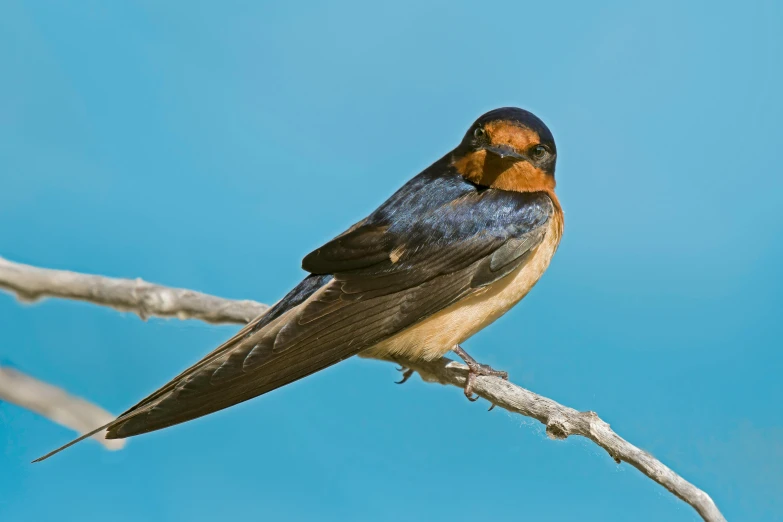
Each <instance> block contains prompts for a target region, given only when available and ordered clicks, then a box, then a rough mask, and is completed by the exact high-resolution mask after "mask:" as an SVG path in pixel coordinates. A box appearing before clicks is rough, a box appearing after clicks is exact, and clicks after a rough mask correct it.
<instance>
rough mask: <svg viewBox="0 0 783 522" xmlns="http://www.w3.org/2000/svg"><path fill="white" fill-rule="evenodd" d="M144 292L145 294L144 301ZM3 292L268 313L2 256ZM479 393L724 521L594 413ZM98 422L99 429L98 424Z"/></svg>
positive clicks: (445, 377)
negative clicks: (592, 446)
mask: <svg viewBox="0 0 783 522" xmlns="http://www.w3.org/2000/svg"><path fill="white" fill-rule="evenodd" d="M139 285H140V287H141V293H142V294H143V295H144V296H145V297H143V298H139V297H138V295H139V292H140V290H139ZM0 288H5V289H7V290H10V291H12V292H14V293H16V294H17V296H19V297H20V298H25V299H30V298H38V297H43V296H53V297H65V298H72V299H81V300H84V301H90V302H93V303H97V304H102V305H106V306H111V307H113V308H116V309H118V310H130V311H134V312H136V313H138V314H139V315H141V316H142V317H145V316H146V315H161V316H164V317H180V318H196V319H202V320H205V321H209V322H213V323H220V322H224V323H241V322H247V321H249V320H250V319H252V318H253V317H255V316H257V315H258V314H259V313H261V312H263V311H264V310H266V309H267V306H266V305H262V304H260V303H256V302H253V301H231V300H228V299H222V298H219V297H214V296H210V295H206V294H201V293H198V292H193V291H190V290H181V289H171V288H166V287H162V286H158V285H152V284H149V283H144V282H141V281H140V280H139V282H137V281H133V280H128V279H111V278H107V277H101V276H94V275H83V274H76V273H73V272H64V271H60V270H47V269H41V268H35V267H31V266H28V265H20V264H16V263H11V262H10V261H7V260H4V259H2V258H0ZM387 360H389V361H392V362H395V363H397V364H400V365H402V366H403V367H405V368H410V369H412V370H415V371H416V372H417V373H419V375H421V377H422V379H424V380H425V381H427V382H436V383H440V384H444V385H451V386H456V387H458V388H464V387H465V383H466V379H467V367H465V366H464V365H462V364H459V363H457V362H455V361H452V360H451V359H447V358H445V357H444V358H441V359H439V360H436V361H431V362H428V361H414V360H407V359H396V358H395V359H392V358H390V359H387ZM474 392H475V393H476V394H477V395H479V396H481V397H483V398H484V399H486V400H488V401H490V402H491V403H492V404H495V405H497V406H499V407H501V408H504V409H506V410H508V411H510V412H513V413H518V414H520V415H524V416H526V417H530V418H533V419H536V420H538V421H540V422H541V423H542V424H544V425H545V426H546V433H547V435H548V436H549V437H550V438H552V439H565V438H566V437H568V436H570V435H579V436H582V437H585V438H587V439H590V440H591V441H593V442H594V443H596V444H597V445H599V446H600V447H602V448H603V449H604V450H606V452H607V453H609V455H610V456H611V457H612V458H613V459H614V460H615V461H616V462H618V463H619V462H622V461H625V462H627V463H629V464H631V465H632V466H634V467H635V468H636V469H638V470H639V471H641V472H642V473H644V474H645V475H647V476H648V477H649V478H651V479H652V480H654V481H655V482H657V483H658V484H660V485H662V486H663V487H665V488H666V489H668V490H669V491H670V492H672V493H673V494H674V495H676V496H677V497H679V498H680V499H682V500H684V501H685V502H687V503H688V504H690V505H691V506H692V507H693V508H694V509H695V510H696V511H697V512H698V513H699V515H701V517H702V518H703V519H704V520H705V521H706V522H725V520H726V519H725V518H724V517H723V515H722V514H721V513H720V511H718V508H717V506H716V505H715V503H714V502H713V501H712V499H711V498H710V497H709V495H707V494H706V493H705V492H704V491H702V490H700V489H699V488H697V487H696V486H694V485H693V484H691V483H689V482H688V481H686V480H685V479H683V478H682V477H680V476H679V475H677V473H675V472H674V471H672V470H671V469H669V468H668V467H667V466H666V465H664V464H663V463H661V462H660V461H658V460H657V459H656V458H655V457H653V456H652V455H650V454H649V453H647V452H645V451H642V450H641V449H639V448H637V447H636V446H634V445H633V444H631V443H629V442H628V441H626V440H624V439H623V438H622V437H620V436H619V435H617V434H616V433H615V432H614V431H612V429H611V428H610V427H609V424H607V423H606V422H604V421H603V420H601V419H600V418H599V417H598V415H596V414H595V413H594V412H591V411H588V412H579V411H577V410H575V409H573V408H569V407H567V406H563V405H562V404H559V403H557V402H555V401H553V400H552V399H548V398H546V397H542V396H541V395H537V394H535V393H533V392H531V391H529V390H526V389H524V388H522V387H520V386H517V385H515V384H513V383H510V382H508V381H505V380H503V379H500V378H498V377H484V376H480V377H478V378H477V379H476V383H475V387H474ZM95 425H99V424H98V423H96V424H95Z"/></svg>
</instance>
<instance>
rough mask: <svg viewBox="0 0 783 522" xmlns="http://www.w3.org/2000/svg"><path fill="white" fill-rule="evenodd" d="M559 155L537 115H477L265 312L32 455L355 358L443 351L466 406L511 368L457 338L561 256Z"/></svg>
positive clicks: (510, 110)
mask: <svg viewBox="0 0 783 522" xmlns="http://www.w3.org/2000/svg"><path fill="white" fill-rule="evenodd" d="M556 160H557V149H556V147H555V141H554V138H553V136H552V133H551V132H550V130H549V128H548V127H547V126H546V125H545V124H544V122H543V121H541V120H540V119H539V118H538V117H537V116H535V115H534V114H533V113H531V112H528V111H526V110H524V109H520V108H516V107H503V108H499V109H494V110H491V111H489V112H487V113H485V114H483V115H482V116H480V117H479V118H478V119H477V120H476V121H475V122H474V123H473V124H472V125H471V126H470V127H469V129H468V131H467V132H466V133H465V135H464V137H463V139H462V141H461V142H460V143H459V144H458V145H457V146H456V147H455V148H454V149H453V150H452V151H450V152H448V153H447V154H446V155H445V156H443V157H442V158H440V159H438V160H437V161H435V162H434V163H433V164H432V165H430V166H429V167H427V168H426V169H425V170H423V171H422V172H421V173H419V174H418V175H416V176H415V177H413V178H412V179H410V180H409V181H408V182H407V183H405V184H404V185H403V186H402V187H401V188H400V189H399V190H398V191H397V192H395V193H394V194H393V195H392V196H391V197H390V198H389V199H387V200H386V201H385V202H384V203H382V204H381V205H380V206H379V207H378V208H377V209H376V210H375V211H373V212H372V213H370V214H369V215H368V216H367V217H366V218H364V219H363V220H361V221H359V222H358V223H356V224H354V225H353V226H351V227H350V228H348V229H347V230H346V231H345V232H343V233H342V234H340V235H338V236H337V237H335V238H334V239H332V240H331V241H328V242H327V243H325V244H324V245H323V246H321V247H320V248H317V249H315V250H314V251H312V252H311V253H309V254H308V255H306V256H305V257H304V259H303V261H302V268H303V269H304V270H305V271H306V272H307V276H306V277H304V279H303V280H302V281H301V282H300V283H299V284H298V285H297V286H296V287H294V288H293V290H291V291H290V292H289V293H288V294H287V295H286V296H285V297H283V299H281V300H280V301H279V302H277V303H276V304H275V305H274V306H272V307H271V308H270V309H269V310H267V311H266V312H265V313H263V314H262V315H261V316H259V317H257V318H256V319H254V320H252V321H251V322H250V323H248V324H247V325H246V326H245V327H243V328H242V329H241V330H240V331H239V332H238V333H237V334H235V335H234V336H233V337H231V338H230V339H229V340H228V341H226V342H225V343H223V344H222V345H221V346H219V347H217V348H216V349H215V350H213V351H212V352H211V353H209V354H208V355H206V356H205V357H204V358H203V359H201V360H200V361H198V362H197V363H195V364H194V365H192V366H191V367H189V368H187V369H186V370H185V371H183V372H182V373H180V374H179V375H178V376H176V377H175V378H173V379H172V380H171V381H170V382H168V383H167V384H166V385H164V386H163V387H162V388H160V389H159V390H157V391H155V392H153V393H152V394H151V395H149V396H148V397H146V398H145V399H143V400H142V401H141V402H139V403H138V404H136V405H135V406H133V407H132V408H130V409H129V410H127V411H126V412H125V413H123V414H121V415H119V416H118V417H117V418H116V419H115V420H113V421H112V422H110V423H108V424H106V425H104V426H101V427H99V428H97V429H95V430H93V431H92V432H89V433H86V434H84V435H82V436H81V437H79V438H77V439H75V440H73V441H71V442H69V443H68V444H66V445H64V446H62V447H60V448H58V449H56V450H54V451H52V452H50V453H48V454H46V455H44V456H43V457H40V458H39V459H36V460H35V461H34V462H39V461H41V460H44V459H47V458H49V457H51V456H52V455H54V454H56V453H58V452H60V451H62V450H64V449H66V448H68V447H69V446H71V445H73V444H75V443H77V442H79V441H81V440H83V439H85V438H87V437H90V436H92V435H95V434H96V433H98V432H100V431H102V430H106V433H105V437H106V438H107V439H119V438H126V437H132V436H135V435H140V434H143V433H148V432H151V431H156V430H160V429H162V428H167V427H170V426H173V425H175V424H179V423H182V422H186V421H190V420H192V419H195V418H198V417H201V416H204V415H207V414H210V413H213V412H216V411H218V410H222V409H224V408H228V407H230V406H233V405H235V404H238V403H240V402H244V401H246V400H249V399H252V398H254V397H257V396H259V395H263V394H265V393H268V392H270V391H272V390H275V389H277V388H280V387H282V386H285V385H287V384H290V383H292V382H294V381H297V380H299V379H302V378H304V377H307V376H309V375H311V374H313V373H315V372H318V371H320V370H323V369H325V368H328V367H330V366H332V365H334V364H336V363H338V362H340V361H343V360H345V359H348V358H349V357H353V356H361V357H375V358H384V357H387V358H388V357H392V358H402V359H406V358H407V359H409V360H410V359H424V360H434V359H437V358H440V357H442V356H443V355H445V354H446V353H448V352H449V351H453V352H454V353H456V354H457V355H458V356H459V357H460V358H462V360H463V361H465V363H466V365H467V367H468V378H467V381H466V385H465V389H464V392H465V395H466V396H467V397H468V398H469V399H471V400H475V398H474V397H473V396H472V395H473V386H474V383H475V380H476V377H477V376H480V375H494V376H499V377H502V378H507V374H506V373H505V372H502V371H498V370H495V369H493V368H491V367H490V366H488V365H485V364H481V363H478V362H477V361H476V360H475V359H473V357H471V356H470V355H469V354H468V353H467V352H465V350H464V349H463V348H462V346H461V345H462V344H463V343H464V342H465V340H466V339H468V338H469V337H471V336H472V335H474V334H475V333H476V332H478V331H480V330H481V329H483V328H484V327H486V326H488V325H489V324H491V323H492V322H494V321H495V320H496V319H498V318H499V317H500V316H502V315H503V314H504V313H506V312H507V311H508V310H509V309H511V308H512V307H513V306H514V305H515V304H517V303H518V302H519V301H520V300H521V299H522V298H524V297H525V296H526V295H527V293H528V292H529V291H530V290H531V288H532V287H533V286H534V285H535V284H536V282H538V280H539V278H540V277H541V276H542V275H543V273H544V271H545V270H546V269H547V268H548V266H549V264H550V261H551V259H552V257H553V255H554V254H555V252H556V251H557V249H558V246H559V244H560V239H561V237H562V235H563V227H564V218H563V209H562V207H561V205H560V202H559V200H558V198H557V196H556V195H555V163H556ZM409 375H410V372H408V373H407V375H406V376H405V377H404V378H403V381H404V380H405V379H407V377H408V376H409ZM476 398H477V397H476Z"/></svg>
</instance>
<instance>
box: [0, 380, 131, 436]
mask: <svg viewBox="0 0 783 522" xmlns="http://www.w3.org/2000/svg"><path fill="white" fill-rule="evenodd" d="M0 400H3V401H7V402H10V403H12V404H16V405H17V406H21V407H22V408H25V409H28V410H30V411H34V412H35V413H38V414H39V415H43V416H44V417H46V418H47V419H49V420H51V421H54V422H56V423H57V424H60V425H62V426H65V427H67V428H71V429H72V430H75V431H78V432H79V433H87V432H88V431H91V430H93V429H95V427H96V426H102V425H104V424H106V423H108V422H110V421H111V420H113V419H114V415H112V414H111V413H109V412H108V411H106V410H104V409H103V408H101V407H99V406H96V405H94V404H91V403H89V402H87V401H86V400H84V399H81V398H79V397H74V396H73V395H69V394H68V393H67V392H65V391H63V390H61V389H60V388H57V387H56V386H52V385H51V384H46V383H45V382H42V381H39V380H38V379H34V378H32V377H30V376H29V375H25V374H23V373H21V372H18V371H16V370H13V369H11V368H4V367H0ZM93 438H94V439H95V440H97V441H98V442H100V443H101V444H103V445H104V446H105V447H106V448H107V449H110V450H118V449H121V448H122V447H123V446H125V441H124V440H119V439H106V438H104V433H98V434H96V435H94V436H93Z"/></svg>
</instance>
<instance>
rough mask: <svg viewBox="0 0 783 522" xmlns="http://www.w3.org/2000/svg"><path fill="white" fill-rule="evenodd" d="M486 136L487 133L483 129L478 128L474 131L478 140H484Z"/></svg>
mask: <svg viewBox="0 0 783 522" xmlns="http://www.w3.org/2000/svg"><path fill="white" fill-rule="evenodd" d="M486 134H487V132H486V131H485V130H484V129H482V128H481V127H476V130H474V131H473V135H474V136H475V137H477V138H483V137H484V136H485V135H486Z"/></svg>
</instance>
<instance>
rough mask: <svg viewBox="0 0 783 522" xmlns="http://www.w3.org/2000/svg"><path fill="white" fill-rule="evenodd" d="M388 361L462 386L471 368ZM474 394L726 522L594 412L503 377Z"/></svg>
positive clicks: (713, 520)
mask: <svg viewBox="0 0 783 522" xmlns="http://www.w3.org/2000/svg"><path fill="white" fill-rule="evenodd" d="M386 360H388V361H390V362H395V363H397V364H399V365H401V366H403V367H405V368H409V369H412V370H415V371H416V372H417V373H418V374H419V375H420V376H421V378H422V379H423V380H424V381H426V382H436V383H440V384H444V385H451V386H456V387H458V388H464V387H465V384H466V382H467V375H468V367H467V366H465V365H464V364H460V363H458V362H455V361H452V360H451V359H447V358H445V357H443V358H441V359H439V360H436V361H411V360H408V359H398V358H388V359H386ZM473 392H474V393H475V394H476V395H478V396H480V397H482V398H484V399H486V400H488V401H489V402H491V403H492V404H494V405H496V406H499V407H501V408H503V409H505V410H508V411H510V412H513V413H519V414H520V415H524V416H525V417H531V418H533V419H536V420H537V421H539V422H541V423H542V424H543V425H544V426H546V434H547V435H548V436H549V438H551V439H565V438H567V437H569V436H570V435H579V436H581V437H585V438H588V439H590V440H591V441H593V442H595V443H596V444H598V445H599V446H601V447H602V448H603V449H605V450H606V452H607V453H609V456H610V457H612V458H613V459H614V460H615V462H617V463H618V464H619V463H620V462H623V461H624V462H627V463H628V464H630V465H632V466H633V467H635V468H636V469H638V470H639V471H641V472H642V473H644V474H645V475H647V476H648V477H650V478H651V479H653V480H654V481H655V482H657V483H658V484H660V485H662V486H663V487H665V488H666V489H668V490H669V491H671V492H672V493H674V494H675V495H676V496H677V497H679V498H680V499H682V500H684V501H685V502H687V503H688V504H690V505H691V506H692V507H693V508H694V509H695V510H696V511H698V513H699V514H700V515H701V517H702V518H703V519H704V520H706V521H707V522H718V521H721V522H725V520H726V519H725V518H723V515H721V513H720V511H718V507H717V506H716V505H715V503H714V502H713V501H712V499H711V498H710V496H709V495H707V494H706V493H705V492H704V491H702V490H700V489H699V488H697V487H696V486H694V485H693V484H691V483H690V482H688V481H687V480H685V479H684V478H682V477H681V476H679V475H678V474H677V473H675V472H674V471H672V470H671V469H670V468H668V467H667V466H666V465H664V464H663V463H662V462H660V461H659V460H657V459H656V458H655V457H653V456H652V455H650V454H649V453H647V452H646V451H643V450H641V449H639V448H637V447H636V446H634V445H633V444H631V443H630V442H628V441H626V440H625V439H623V438H622V437H620V436H619V435H617V434H616V433H615V432H614V431H612V429H611V428H610V427H609V424H607V423H606V422H604V421H603V420H601V418H600V417H598V415H597V414H596V413H595V412H593V411H577V410H575V409H573V408H569V407H568V406H563V405H562V404H559V403H557V402H555V401H553V400H552V399H548V398H546V397H542V396H541V395H538V394H536V393H533V392H531V391H530V390H526V389H525V388H522V387H521V386H517V385H516V384H513V383H511V382H508V381H505V380H503V379H501V378H500V377H485V376H479V377H477V378H476V383H475V385H474V387H473Z"/></svg>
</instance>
